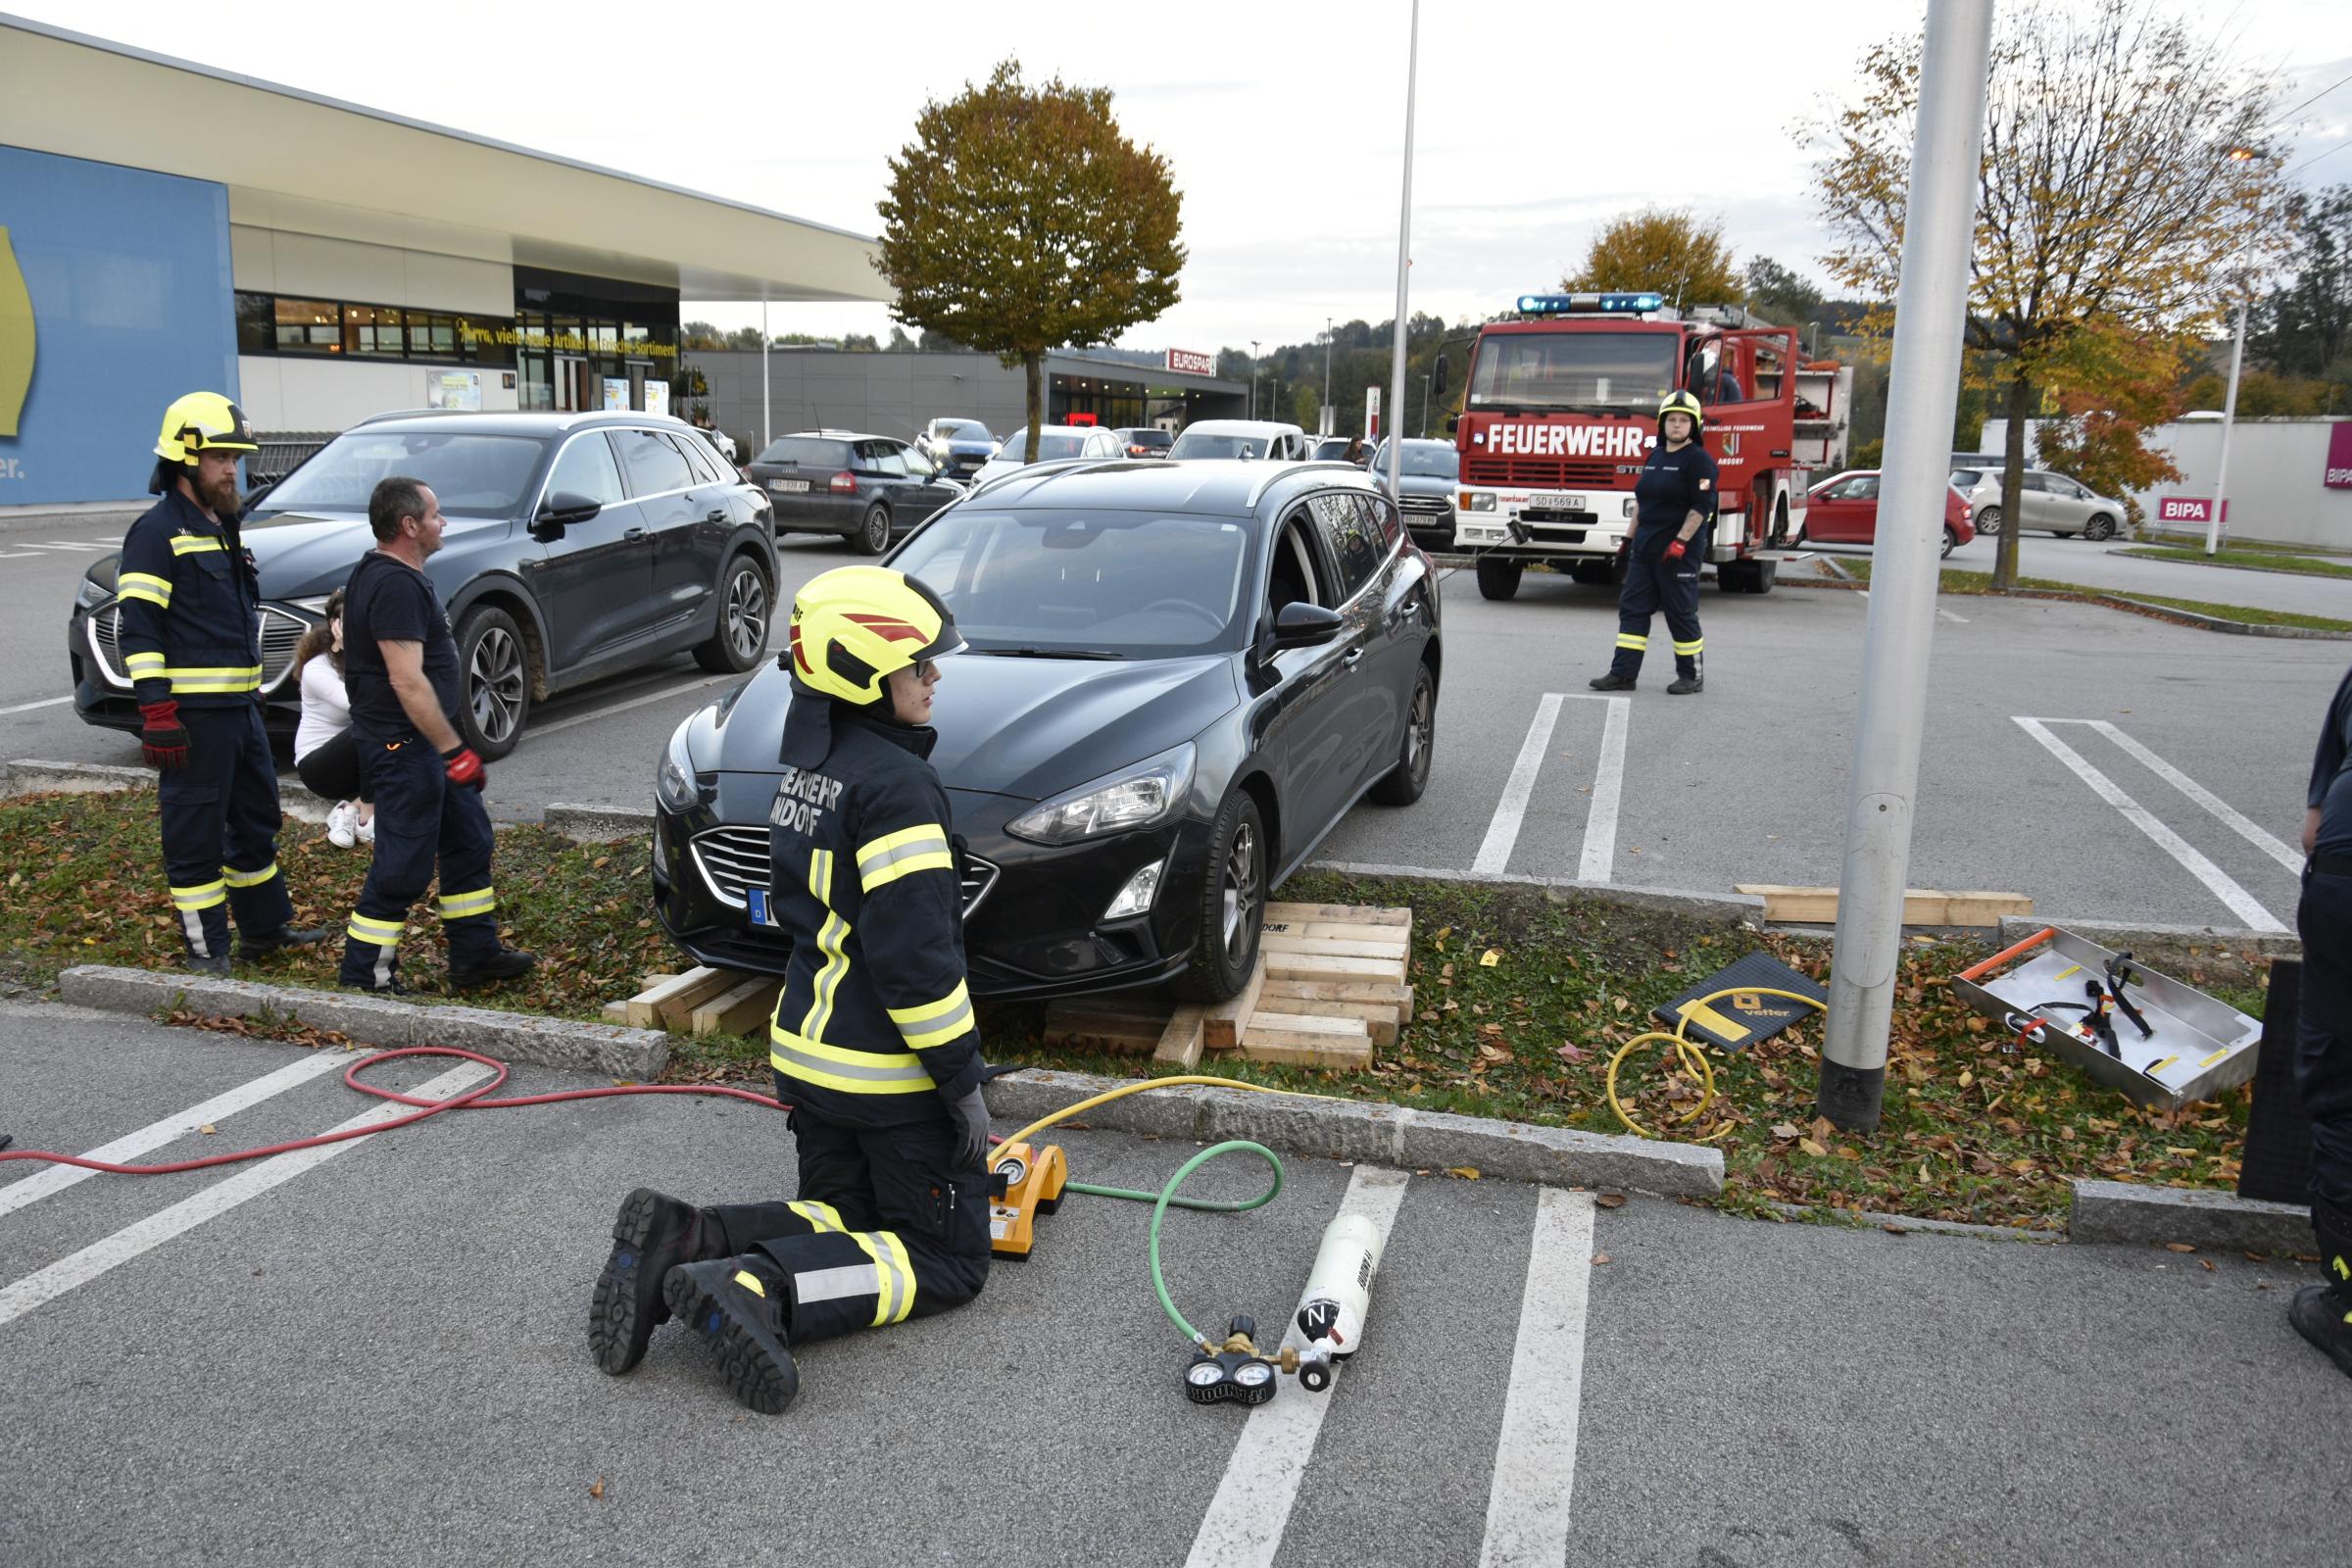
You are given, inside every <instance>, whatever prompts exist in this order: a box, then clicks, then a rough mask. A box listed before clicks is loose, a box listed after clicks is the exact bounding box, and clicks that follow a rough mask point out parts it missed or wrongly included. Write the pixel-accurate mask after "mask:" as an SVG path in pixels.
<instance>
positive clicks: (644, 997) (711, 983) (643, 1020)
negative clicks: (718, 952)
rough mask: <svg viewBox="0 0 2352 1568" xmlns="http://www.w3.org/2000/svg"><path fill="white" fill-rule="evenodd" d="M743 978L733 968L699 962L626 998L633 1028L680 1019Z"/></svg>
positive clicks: (674, 1021)
mask: <svg viewBox="0 0 2352 1568" xmlns="http://www.w3.org/2000/svg"><path fill="white" fill-rule="evenodd" d="M740 978H742V977H741V976H739V975H738V974H736V972H735V971H734V970H732V969H713V968H711V967H710V966H709V965H708V964H700V965H697V966H696V967H694V968H692V969H689V970H687V971H686V972H685V973H684V974H682V975H678V976H675V977H674V978H672V979H669V980H665V981H663V982H662V984H660V985H658V986H654V987H652V988H651V989H649V990H645V991H640V992H638V993H637V995H635V996H633V997H631V998H630V999H629V1013H628V1021H629V1024H630V1026H631V1027H632V1028H637V1029H660V1028H663V1027H665V1026H667V1025H669V1024H673V1023H683V1022H685V1021H686V1019H687V1017H688V1016H689V1015H690V1014H692V1013H693V1011H694V1009H695V1008H696V1007H697V1006H699V1005H702V1004H703V1003H705V1002H708V1001H709V1000H711V998H712V997H715V996H717V995H718V994H719V993H720V992H721V991H724V990H726V989H727V988H728V987H729V986H731V985H733V984H734V983H735V982H736V981H737V980H738V979H740Z"/></svg>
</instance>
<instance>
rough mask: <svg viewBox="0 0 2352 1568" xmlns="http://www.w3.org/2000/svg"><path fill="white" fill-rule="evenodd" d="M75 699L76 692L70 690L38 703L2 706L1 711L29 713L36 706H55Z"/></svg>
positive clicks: (45, 698)
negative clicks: (62, 694)
mask: <svg viewBox="0 0 2352 1568" xmlns="http://www.w3.org/2000/svg"><path fill="white" fill-rule="evenodd" d="M72 701H73V693H72V692H68V693H66V695H65V696H63V697H44V698H42V699H41V700H40V701H39V702H37V703H19V704H18V705H17V706H16V707H14V708H0V713H29V712H31V711H33V710H34V709H36V708H55V707H56V706H57V705H58V704H60V703H70V702H72Z"/></svg>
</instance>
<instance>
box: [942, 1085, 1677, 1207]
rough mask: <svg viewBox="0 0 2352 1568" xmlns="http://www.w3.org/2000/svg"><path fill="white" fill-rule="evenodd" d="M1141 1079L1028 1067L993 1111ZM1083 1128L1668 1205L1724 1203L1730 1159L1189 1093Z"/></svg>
mask: <svg viewBox="0 0 2352 1568" xmlns="http://www.w3.org/2000/svg"><path fill="white" fill-rule="evenodd" d="M1131 1081H1132V1080H1128V1079H1122V1078H1099V1077H1095V1076H1093V1075H1092V1074H1088V1073H1074V1072H1060V1071H1055V1070H1053V1069H1048V1068H1029V1069H1026V1070H1024V1071H1021V1072H1016V1073H1010V1074H1007V1075H1006V1076H1005V1077H1003V1078H999V1079H998V1080H996V1081H995V1082H994V1083H992V1084H990V1085H989V1086H988V1101H989V1109H990V1111H991V1112H992V1113H993V1114H994V1116H995V1118H996V1119H997V1120H998V1121H999V1122H1005V1121H1010V1122H1012V1123H1013V1124H1014V1125H1016V1126H1017V1125H1020V1124H1023V1123H1027V1122H1032V1121H1035V1120H1036V1119H1037V1118H1039V1117H1040V1116H1045V1115H1049V1114H1051V1113H1052V1112H1054V1111H1056V1110H1060V1109H1062V1108H1064V1107H1065V1106H1069V1105H1074V1104H1076V1103H1078V1102H1080V1101H1082V1100H1087V1099H1090V1098H1092V1097H1093V1096H1096V1095H1100V1094H1103V1093H1106V1092H1107V1091H1109V1090H1112V1089H1118V1088H1122V1087H1124V1086H1125V1085H1126V1084H1127V1083H1129V1082H1131ZM1083 1119H1084V1120H1085V1122H1086V1123H1087V1125H1088V1126H1090V1127H1100V1128H1105V1129H1109V1130H1112V1131H1117V1132H1128V1133H1146V1134H1156V1135H1158V1136H1159V1137H1162V1138H1188V1139H1192V1140H1194V1141H1196V1142H1199V1143H1213V1142H1216V1141H1218V1140H1221V1139H1227V1138H1249V1139H1254V1140H1255V1141H1256V1142H1258V1143H1261V1144H1264V1145H1265V1146H1266V1147H1267V1148H1269V1149H1274V1150H1278V1151H1280V1152H1284V1153H1293V1154H1304V1155H1310V1156H1314V1157H1318V1158H1323V1159H1346V1160H1368V1161H1372V1162H1375V1163H1378V1164H1382V1165H1393V1166H1397V1167H1400V1168H1402V1169H1406V1170H1424V1169H1426V1170H1433V1171H1434V1170H1444V1169H1447V1168H1464V1167H1466V1168H1470V1169H1475V1170H1476V1171H1477V1172H1478V1173H1479V1174H1480V1175H1481V1176H1482V1177H1492V1178H1495V1180H1498V1181H1516V1182H1534V1183H1538V1184H1540V1185H1543V1186H1546V1187H1568V1186H1578V1187H1590V1188H1595V1189H1598V1188H1606V1189H1609V1190H1611V1191H1618V1190H1623V1191H1627V1192H1636V1193H1648V1194H1652V1195H1654V1196H1656V1197H1659V1198H1713V1197H1715V1196H1717V1195H1718V1194H1720V1193H1721V1192H1722V1191H1723V1154H1722V1152H1721V1151H1719V1150H1715V1149H1710V1148H1703V1147H1700V1146H1697V1145H1692V1144H1663V1143H1653V1142H1651V1141H1650V1140H1648V1139H1645V1138H1627V1137H1621V1136H1617V1135H1614V1134H1605V1133H1586V1132H1571V1131H1569V1130H1567V1129H1565V1128H1560V1127H1531V1126H1527V1125H1524V1124H1522V1123H1519V1122H1508V1121H1495V1120H1491V1119H1489V1118H1486V1117H1482V1116H1457V1115H1454V1114H1452V1113H1450V1112H1446V1111H1434V1110H1414V1109H1411V1108H1408V1107H1406V1106H1402V1105H1390V1104H1382V1103H1358V1102H1353V1101H1345V1100H1323V1099H1309V1098H1292V1097H1288V1096H1282V1095H1261V1094H1251V1093H1249V1092H1248V1091H1245V1090H1238V1089H1204V1088H1186V1089H1169V1090H1163V1091H1160V1092H1158V1093H1154V1094H1148V1095H1130V1096H1129V1097H1127V1098H1126V1099H1124V1100H1116V1101H1113V1102H1111V1103H1109V1104H1107V1105H1098V1106H1097V1107H1095V1108H1094V1109H1092V1110H1090V1111H1088V1112H1087V1113H1086V1115H1085V1117H1084V1118H1083Z"/></svg>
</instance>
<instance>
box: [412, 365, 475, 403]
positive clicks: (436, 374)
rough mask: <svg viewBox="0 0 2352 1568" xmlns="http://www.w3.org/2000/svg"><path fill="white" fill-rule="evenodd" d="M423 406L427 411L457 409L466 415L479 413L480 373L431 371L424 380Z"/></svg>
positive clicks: (471, 371)
mask: <svg viewBox="0 0 2352 1568" xmlns="http://www.w3.org/2000/svg"><path fill="white" fill-rule="evenodd" d="M424 406H425V407H426V408H428V409H458V410H462V411H464V412H465V413H467V414H479V413H481V411H482V372H481V371H479V370H434V371H431V372H430V373H429V374H428V375H427V376H426V378H425V383H424Z"/></svg>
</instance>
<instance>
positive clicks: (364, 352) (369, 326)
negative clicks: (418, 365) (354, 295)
mask: <svg viewBox="0 0 2352 1568" xmlns="http://www.w3.org/2000/svg"><path fill="white" fill-rule="evenodd" d="M402 334H403V327H402V322H401V313H400V312H399V311H397V310H395V309H393V308H392V307H391V306H389V305H346V306H344V307H343V352H344V353H346V354H350V355H356V356H362V357H365V358H368V359H375V360H383V359H391V360H397V359H399V358H400V357H401V354H402V352H403V350H402V341H401V340H402Z"/></svg>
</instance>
